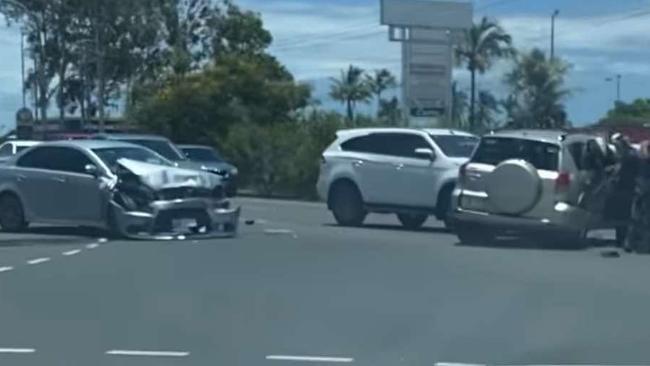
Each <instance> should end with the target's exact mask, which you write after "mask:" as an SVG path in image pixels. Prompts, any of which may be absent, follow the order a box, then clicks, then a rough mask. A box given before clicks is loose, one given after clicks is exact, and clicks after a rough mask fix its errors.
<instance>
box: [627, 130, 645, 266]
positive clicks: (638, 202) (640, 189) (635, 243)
mask: <svg viewBox="0 0 650 366" xmlns="http://www.w3.org/2000/svg"><path fill="white" fill-rule="evenodd" d="M625 250H626V251H627V252H636V253H650V141H644V142H643V143H641V146H640V147H639V170H638V176H637V181H636V190H635V195H634V200H633V204H632V209H631V214H630V225H629V232H628V235H627V238H626V240H625Z"/></svg>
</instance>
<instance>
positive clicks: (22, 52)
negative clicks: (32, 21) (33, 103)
mask: <svg viewBox="0 0 650 366" xmlns="http://www.w3.org/2000/svg"><path fill="white" fill-rule="evenodd" d="M20 80H21V82H22V85H21V89H22V92H23V108H27V97H26V95H25V32H24V30H23V29H22V28H20Z"/></svg>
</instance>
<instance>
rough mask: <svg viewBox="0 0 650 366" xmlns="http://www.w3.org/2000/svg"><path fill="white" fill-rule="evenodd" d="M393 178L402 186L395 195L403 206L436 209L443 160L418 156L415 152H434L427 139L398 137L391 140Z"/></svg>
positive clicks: (406, 135)
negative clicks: (395, 177) (425, 150)
mask: <svg viewBox="0 0 650 366" xmlns="http://www.w3.org/2000/svg"><path fill="white" fill-rule="evenodd" d="M390 146H391V150H392V151H391V155H392V156H393V165H394V170H395V171H394V174H395V175H396V176H397V179H398V181H399V184H397V185H396V189H395V190H394V192H393V194H394V195H395V198H394V199H395V201H398V202H399V204H400V205H403V206H410V207H418V208H429V209H434V208H435V205H436V199H437V194H436V189H437V187H438V186H439V182H438V180H439V179H440V176H441V173H442V171H443V170H442V166H441V164H442V162H441V159H433V160H431V159H430V158H427V157H425V156H418V155H417V154H416V153H415V150H416V149H430V150H431V151H433V152H434V153H435V151H436V150H435V149H434V148H433V146H432V145H431V142H429V140H428V139H426V138H425V137H424V136H422V135H421V134H417V133H395V134H391V138H390Z"/></svg>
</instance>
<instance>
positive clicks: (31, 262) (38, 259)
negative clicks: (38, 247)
mask: <svg viewBox="0 0 650 366" xmlns="http://www.w3.org/2000/svg"><path fill="white" fill-rule="evenodd" d="M50 260H51V259H50V258H47V257H45V258H36V259H32V260H28V261H27V264H41V263H45V262H49V261H50Z"/></svg>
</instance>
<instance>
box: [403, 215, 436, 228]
mask: <svg viewBox="0 0 650 366" xmlns="http://www.w3.org/2000/svg"><path fill="white" fill-rule="evenodd" d="M397 218H398V219H399V222H401V223H402V226H404V227H405V228H407V229H409V230H416V229H419V228H421V227H422V225H424V223H425V222H426V221H427V220H428V219H429V216H428V215H421V214H397Z"/></svg>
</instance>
